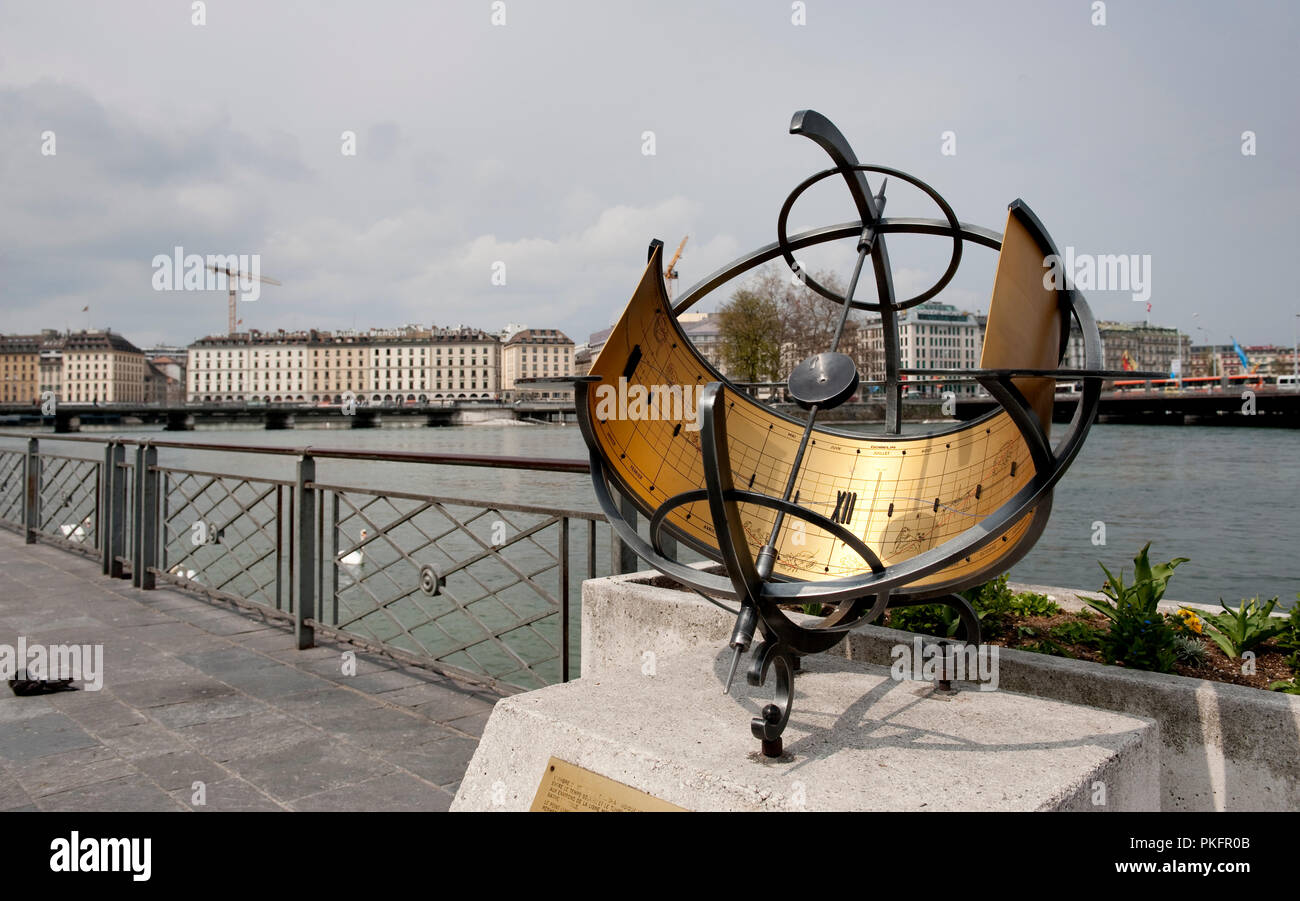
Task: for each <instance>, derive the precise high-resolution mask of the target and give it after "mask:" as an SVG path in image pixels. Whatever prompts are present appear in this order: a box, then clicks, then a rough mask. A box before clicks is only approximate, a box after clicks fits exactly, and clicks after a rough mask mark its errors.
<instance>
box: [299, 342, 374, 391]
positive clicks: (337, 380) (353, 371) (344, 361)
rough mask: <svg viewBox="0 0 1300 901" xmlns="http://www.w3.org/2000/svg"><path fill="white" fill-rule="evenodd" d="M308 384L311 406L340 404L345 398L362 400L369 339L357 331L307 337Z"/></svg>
mask: <svg viewBox="0 0 1300 901" xmlns="http://www.w3.org/2000/svg"><path fill="white" fill-rule="evenodd" d="M309 344H310V350H311V354H310V356H309V358H308V363H307V383H308V384H309V385H310V390H311V401H312V402H314V403H333V404H341V403H343V401H344V397H345V394H346V393H347V392H349V391H350V392H352V395H351V396H352V397H353V398H354V399H357V398H362V397H363V396H364V393H365V391H366V389H367V386H368V384H369V383H368V382H367V375H366V374H367V372H368V370H369V368H370V364H371V362H372V360H371V354H370V350H371V348H370V338H369V336H367V335H365V334H358V333H357V332H356V331H343V332H318V331H315V330H312V331H311V332H310V333H309Z"/></svg>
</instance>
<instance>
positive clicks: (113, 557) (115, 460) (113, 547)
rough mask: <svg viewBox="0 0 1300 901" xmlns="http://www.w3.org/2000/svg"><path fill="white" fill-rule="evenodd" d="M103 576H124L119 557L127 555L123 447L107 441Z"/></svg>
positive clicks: (112, 441) (120, 443)
mask: <svg viewBox="0 0 1300 901" xmlns="http://www.w3.org/2000/svg"><path fill="white" fill-rule="evenodd" d="M104 465H105V466H106V467H107V472H105V474H104V491H105V496H106V498H107V499H106V501H105V503H104V510H103V515H102V517H101V518H102V519H103V520H104V524H103V530H104V575H106V576H112V577H113V578H114V579H121V578H123V576H124V574H123V570H122V557H123V556H125V554H126V505H127V496H126V493H127V492H126V483H127V479H126V446H125V445H124V444H122V442H120V441H117V440H110V441H109V443H108V445H107V446H106V447H105V448H104Z"/></svg>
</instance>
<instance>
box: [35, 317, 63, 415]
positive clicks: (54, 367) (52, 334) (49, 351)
mask: <svg viewBox="0 0 1300 901" xmlns="http://www.w3.org/2000/svg"><path fill="white" fill-rule="evenodd" d="M63 341H64V337H63V333H62V332H60V331H58V330H57V329H52V328H46V329H41V364H40V370H41V386H40V393H41V396H42V397H44V396H45V395H46V393H47V392H48V393H49V395H50V396H51V397H53V398H54V399H55V401H56V402H57V401H62V400H63Z"/></svg>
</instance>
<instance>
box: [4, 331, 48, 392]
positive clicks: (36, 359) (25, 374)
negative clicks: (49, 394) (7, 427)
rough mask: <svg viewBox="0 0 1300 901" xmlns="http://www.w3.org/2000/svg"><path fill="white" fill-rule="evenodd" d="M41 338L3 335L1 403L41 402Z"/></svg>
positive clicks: (37, 336) (38, 336) (36, 336)
mask: <svg viewBox="0 0 1300 901" xmlns="http://www.w3.org/2000/svg"><path fill="white" fill-rule="evenodd" d="M40 384H41V336H40V335H0V404H36V403H39V402H40V396H41V394H40Z"/></svg>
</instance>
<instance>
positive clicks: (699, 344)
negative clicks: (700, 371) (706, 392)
mask: <svg viewBox="0 0 1300 901" xmlns="http://www.w3.org/2000/svg"><path fill="white" fill-rule="evenodd" d="M677 324H678V325H679V326H681V329H682V331H683V332H685V333H686V337H687V338H689V339H690V340H691V343H692V344H694V345H695V349H696V350H697V351H699V352H700V356H702V357H704V359H706V360H708V361H709V365H710V366H712V367H713V368H714V369H716V370H718V372H720V373H721V374H722V375H724V376H725V375H728V374H729V373H728V372H727V366H726V363H725V362H724V361H723V357H722V317H721V316H720V315H719V314H717V313H683V314H682V315H681V316H679V317H677Z"/></svg>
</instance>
